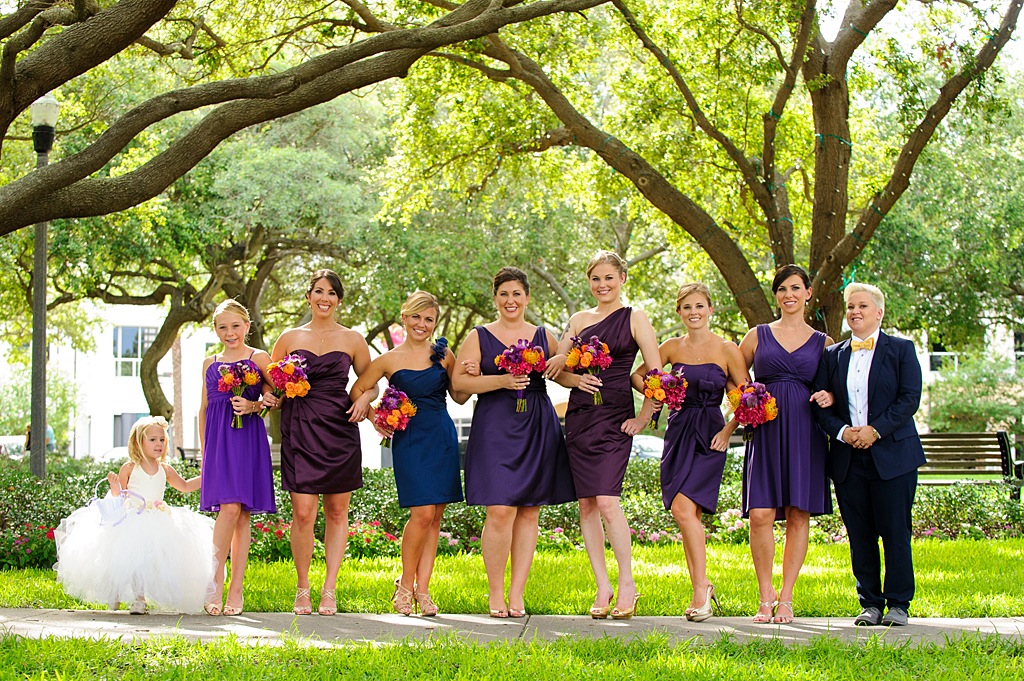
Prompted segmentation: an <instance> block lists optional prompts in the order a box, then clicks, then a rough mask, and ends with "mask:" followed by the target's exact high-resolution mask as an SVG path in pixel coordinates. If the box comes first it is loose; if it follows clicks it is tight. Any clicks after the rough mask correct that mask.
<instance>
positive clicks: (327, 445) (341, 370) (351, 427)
mask: <svg viewBox="0 0 1024 681" xmlns="http://www.w3.org/2000/svg"><path fill="white" fill-rule="evenodd" d="M292 354H296V355H301V356H302V357H303V358H304V359H305V360H306V377H307V378H308V379H309V393H308V394H307V395H306V396H305V397H293V398H289V399H285V400H284V406H283V407H282V412H281V487H283V488H284V489H285V490H286V491H289V492H299V493H301V494H341V493H344V492H351V491H352V490H356V489H359V488H360V487H362V486H363V457H362V449H361V448H360V445H359V428H358V426H356V424H354V423H350V422H349V420H348V414H347V413H345V412H346V411H347V410H348V408H349V407H350V406H352V400H351V399H350V398H349V396H348V391H347V390H346V386H347V385H348V371H349V368H350V367H351V366H352V358H351V357H349V356H348V354H347V353H344V352H342V351H340V350H333V351H331V352H328V353H326V354H324V355H317V354H316V353H314V352H312V351H310V350H301V349H300V350H296V351H295V352H294V353H292Z"/></svg>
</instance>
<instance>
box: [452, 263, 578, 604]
mask: <svg viewBox="0 0 1024 681" xmlns="http://www.w3.org/2000/svg"><path fill="white" fill-rule="evenodd" d="M493 294H494V304H495V306H496V307H497V308H498V319H497V321H494V322H491V323H490V324H487V325H485V326H478V327H476V328H475V329H474V330H473V331H471V332H470V333H469V335H468V336H467V337H466V340H465V341H464V342H463V343H462V347H461V348H460V349H459V357H458V362H457V364H456V368H455V375H454V377H453V378H452V384H453V385H454V386H455V388H457V389H458V390H460V391H462V392H465V393H476V394H477V395H479V397H478V398H477V403H476V409H475V411H474V412H473V428H472V430H470V433H469V446H468V448H467V450H466V503H467V504H474V505H484V506H486V507H487V519H486V521H485V522H484V531H483V534H482V536H481V538H480V549H481V552H482V553H483V558H484V566H485V567H486V569H487V584H488V586H489V602H490V603H489V606H488V607H489V608H490V613H491V617H499V618H500V617H525V616H526V606H525V604H524V597H523V594H524V592H525V591H526V580H527V578H528V577H529V575H530V564H531V563H532V562H533V553H534V550H535V549H536V547H537V521H538V518H539V517H540V507H541V506H543V505H548V504H564V503H566V502H567V501H572V500H574V499H575V498H576V492H575V490H574V489H573V486H572V474H571V473H570V472H569V459H568V457H567V456H566V453H565V438H564V437H563V435H562V426H561V424H559V423H558V415H557V414H556V413H555V408H554V406H552V404H551V398H550V397H548V394H547V388H546V386H545V382H544V378H543V376H541V375H540V374H539V373H535V372H531V373H530V374H529V375H528V376H513V375H511V374H509V373H507V372H505V371H504V370H502V369H499V368H498V367H497V366H496V365H495V363H494V358H495V357H497V356H498V355H500V354H501V353H502V352H503V351H504V350H505V349H506V348H507V347H509V346H510V345H513V344H515V343H516V342H518V341H519V340H520V339H526V340H529V341H530V343H531V344H532V345H533V346H535V347H540V348H541V349H542V350H543V351H544V356H545V357H550V356H551V354H552V353H551V350H552V349H553V348H555V347H557V341H556V340H555V337H554V335H553V334H552V333H551V332H550V331H548V330H547V329H545V328H544V327H543V326H534V325H533V324H530V323H528V322H527V321H526V318H525V315H526V306H527V305H529V303H530V282H529V280H528V279H527V278H526V273H525V272H523V271H522V270H521V269H518V268H516V267H503V268H501V269H500V270H498V273H497V274H496V275H495V277H494V285H493ZM481 373H482V374H483V375H480V374H481ZM563 376H564V374H563ZM563 380H566V379H564V378H563ZM516 391H523V394H524V395H525V397H526V403H527V406H526V411H525V412H517V411H516V399H517V392H516ZM510 555H511V561H512V576H511V579H510V582H509V589H508V602H507V603H506V601H505V566H506V564H507V563H508V562H509V556H510Z"/></svg>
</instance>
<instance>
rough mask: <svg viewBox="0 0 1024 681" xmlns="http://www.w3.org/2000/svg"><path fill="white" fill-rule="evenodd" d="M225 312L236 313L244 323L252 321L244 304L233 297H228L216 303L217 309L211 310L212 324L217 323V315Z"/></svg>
mask: <svg viewBox="0 0 1024 681" xmlns="http://www.w3.org/2000/svg"><path fill="white" fill-rule="evenodd" d="M225 312H230V313H231V314H236V315H238V316H239V317H241V318H242V319H244V320H245V323H246V324H251V323H252V322H251V320H250V319H249V311H248V310H246V309H245V305H242V304H241V303H240V302H238V301H237V300H235V299H234V298H228V299H227V300H225V301H224V302H223V303H221V304H220V305H218V306H217V309H216V310H214V311H213V324H214V326H216V324H217V317H219V316H221V315H222V314H224V313H225Z"/></svg>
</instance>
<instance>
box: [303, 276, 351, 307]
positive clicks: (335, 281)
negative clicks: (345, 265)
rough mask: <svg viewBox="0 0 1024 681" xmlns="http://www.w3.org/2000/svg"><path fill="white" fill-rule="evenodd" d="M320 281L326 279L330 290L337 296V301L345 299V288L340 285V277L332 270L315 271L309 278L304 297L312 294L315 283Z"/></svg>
mask: <svg viewBox="0 0 1024 681" xmlns="http://www.w3.org/2000/svg"><path fill="white" fill-rule="evenodd" d="M321 279H326V280H327V281H329V282H330V284H331V288H332V289H334V292H335V293H337V294H338V300H339V301H341V300H343V299H344V298H345V288H344V287H343V286H342V285H341V277H339V276H338V274H337V272H335V271H334V270H317V271H316V272H314V273H313V275H312V276H311V277H310V278H309V286H307V287H306V297H307V298H308V297H309V294H310V293H312V292H313V288H314V287H315V286H316V282H318V281H320V280H321Z"/></svg>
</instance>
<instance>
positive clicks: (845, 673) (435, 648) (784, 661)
mask: <svg viewBox="0 0 1024 681" xmlns="http://www.w3.org/2000/svg"><path fill="white" fill-rule="evenodd" d="M1022 674H1024V644H1022V643H1019V642H1018V643H1012V642H1007V641H1001V640H998V639H996V638H975V637H965V638H962V639H959V640H956V641H951V642H949V644H948V645H946V646H944V647H938V646H935V645H930V644H928V645H920V646H908V645H892V644H886V643H883V642H881V641H877V640H874V641H869V642H868V643H866V644H849V643H842V642H838V641H834V640H831V639H829V638H826V637H822V638H819V639H816V640H815V641H813V642H812V643H810V644H809V645H806V646H804V645H797V646H786V645H784V644H782V643H780V642H778V641H755V642H751V643H746V644H738V643H735V642H732V641H729V640H728V639H725V638H723V639H722V640H720V641H718V642H716V643H713V644H710V645H696V644H688V643H681V644H678V645H671V644H669V643H668V641H667V639H666V638H665V637H663V636H660V635H649V636H647V637H644V638H640V639H630V640H620V639H614V638H607V639H598V640H569V639H563V640H560V641H557V642H552V643H547V642H528V641H514V642H511V643H508V644H506V645H501V646H481V645H478V644H474V643H470V642H467V641H464V640H461V639H458V638H454V637H438V638H434V639H431V640H430V641H426V642H421V643H416V642H399V643H395V644H389V645H373V646H371V645H366V644H358V645H350V646H345V647H344V648H336V649H326V650H325V649H319V648H313V647H305V646H302V645H300V644H299V643H295V642H289V643H286V644H285V645H283V646H280V647H264V646H249V645H247V644H245V643H244V642H241V641H239V640H233V639H228V640H221V641H217V642H214V643H209V644H202V643H194V642H187V641H185V640H183V639H164V640H152V641H146V642H142V643H138V644H127V643H119V642H112V641H85V640H68V639H45V640H41V641H40V640H29V639H18V638H16V637H14V636H9V635H8V636H0V678H17V679H53V678H59V679H66V680H69V681H70V680H74V679H96V678H128V679H147V680H153V679H204V680H208V681H209V680H213V679H232V680H239V679H261V680H263V679H266V680H274V679H287V680H289V681H291V680H292V679H295V678H301V679H305V680H307V681H313V680H315V679H374V680H376V681H389V680H392V679H394V680H396V681H411V680H415V679H430V680H434V679H487V680H488V681H500V680H502V679H532V680H534V681H548V680H550V681H556V680H557V681H561V680H563V679H573V681H576V680H586V679H602V680H604V679H635V680H640V681H642V680H645V679H672V680H673V681H676V680H679V679H700V681H715V680H723V681H724V680H729V681H732V680H740V681H742V680H745V679H751V680H756V681H763V680H764V679H787V680H790V679H792V680H802V679H814V680H817V679H858V680H859V679H869V678H877V679H886V680H887V681H902V680H904V679H906V680H908V681H910V680H915V681H916V680H917V679H925V678H926V679H929V681H942V680H944V679H949V680H951V681H954V680H955V681H962V680H964V679H982V680H984V681H991V680H993V679H1019V678H1021V676H1022Z"/></svg>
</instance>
